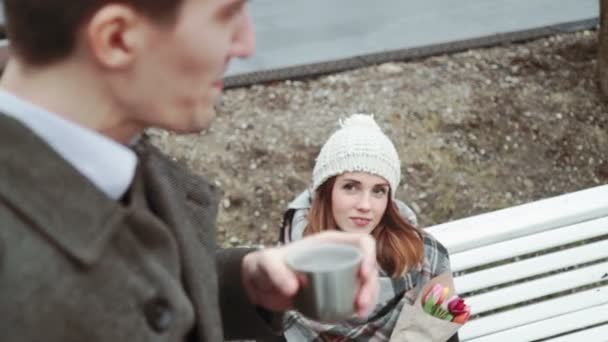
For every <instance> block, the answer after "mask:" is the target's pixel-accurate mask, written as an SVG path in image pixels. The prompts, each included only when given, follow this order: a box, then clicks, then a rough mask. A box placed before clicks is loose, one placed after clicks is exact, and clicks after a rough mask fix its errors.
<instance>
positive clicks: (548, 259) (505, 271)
mask: <svg viewBox="0 0 608 342" xmlns="http://www.w3.org/2000/svg"><path fill="white" fill-rule="evenodd" d="M607 257H608V240H602V241H598V242H595V243H591V244H587V245H584V246H580V247H573V248H569V249H566V250H563V251H558V252H554V253H549V254H545V255H541V256H537V257H534V258H530V259H525V260H522V261H518V262H513V263H509V264H506V265H503V266H498V267H493V268H490V269H487V270H483V271H479V272H473V273H469V274H465V275H462V276H460V277H457V278H456V279H454V282H455V284H456V290H457V291H458V292H459V293H466V292H471V291H476V290H480V289H484V288H488V287H491V286H496V285H499V284H505V283H509V282H512V281H516V280H520V279H524V278H528V277H532V276H536V275H539V274H543V273H547V272H550V271H555V270H559V269H563V268H566V267H571V266H576V265H579V264H583V263H587V262H591V261H596V260H600V259H603V258H607Z"/></svg>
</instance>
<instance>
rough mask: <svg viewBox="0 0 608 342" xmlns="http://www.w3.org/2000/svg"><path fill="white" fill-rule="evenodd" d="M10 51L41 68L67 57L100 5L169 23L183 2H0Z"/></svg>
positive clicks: (110, 0)
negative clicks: (120, 7)
mask: <svg viewBox="0 0 608 342" xmlns="http://www.w3.org/2000/svg"><path fill="white" fill-rule="evenodd" d="M2 1H3V3H4V11H5V18H6V30H7V34H8V37H9V39H10V41H11V48H12V50H13V52H14V53H15V54H16V55H17V56H18V57H19V58H20V59H22V60H23V61H25V62H26V63H28V64H31V65H36V66H41V65H45V64H49V63H52V62H56V61H58V60H61V59H63V58H65V57H67V56H69V55H70V54H71V53H72V52H73V50H74V47H75V45H76V36H77V33H78V30H79V29H80V28H81V27H82V25H83V24H84V23H85V22H86V21H87V20H89V19H90V18H91V17H92V16H93V14H94V13H95V12H96V11H97V10H99V9H100V8H101V7H102V6H104V5H107V4H109V3H122V4H125V5H129V6H131V7H133V8H134V9H135V10H136V11H138V12H140V13H142V14H143V15H146V16H148V17H149V18H152V19H155V20H162V21H173V20H174V19H175V17H176V15H177V12H178V9H179V7H180V5H181V3H182V2H183V0H2Z"/></svg>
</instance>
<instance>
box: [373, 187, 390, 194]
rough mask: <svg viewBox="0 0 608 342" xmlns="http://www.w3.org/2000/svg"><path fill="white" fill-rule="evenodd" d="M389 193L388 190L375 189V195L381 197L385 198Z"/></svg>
mask: <svg viewBox="0 0 608 342" xmlns="http://www.w3.org/2000/svg"><path fill="white" fill-rule="evenodd" d="M387 193H388V191H387V190H386V188H375V189H374V194H376V195H379V196H384V195H386V194H387Z"/></svg>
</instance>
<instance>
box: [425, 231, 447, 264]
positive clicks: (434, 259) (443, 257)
mask: <svg viewBox="0 0 608 342" xmlns="http://www.w3.org/2000/svg"><path fill="white" fill-rule="evenodd" d="M420 231H421V233H422V240H423V245H424V265H423V267H424V268H427V271H429V272H431V274H433V275H439V274H441V273H443V272H445V271H448V270H450V255H449V252H448V249H447V248H445V246H444V245H443V244H442V243H441V242H440V241H439V240H437V239H436V238H435V237H434V236H433V235H432V234H430V233H429V232H426V231H424V230H423V229H421V230H420Z"/></svg>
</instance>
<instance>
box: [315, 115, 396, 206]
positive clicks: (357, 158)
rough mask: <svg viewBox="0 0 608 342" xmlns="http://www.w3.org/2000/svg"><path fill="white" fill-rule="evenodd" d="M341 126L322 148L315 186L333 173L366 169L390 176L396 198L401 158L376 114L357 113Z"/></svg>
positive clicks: (341, 121)
mask: <svg viewBox="0 0 608 342" xmlns="http://www.w3.org/2000/svg"><path fill="white" fill-rule="evenodd" d="M340 126H341V127H340V128H339V129H338V130H337V131H335V132H334V133H333V134H332V135H331V136H330V137H329V139H328V140H327V142H326V143H325V145H323V147H322V148H321V152H319V156H318V157H317V161H316V164H315V168H314V169H313V171H312V183H313V184H312V190H313V191H316V190H317V188H318V187H319V186H321V184H323V182H325V181H326V180H327V179H329V178H331V177H333V176H337V175H340V174H343V173H345V172H356V171H363V172H367V173H371V174H373V175H377V176H380V177H383V178H384V179H386V181H388V183H389V185H390V187H391V193H392V196H393V198H394V197H395V192H396V191H397V186H399V181H400V179H401V162H400V161H399V155H398V154H397V150H396V149H395V146H394V145H393V143H392V142H391V141H390V139H389V138H388V137H387V136H386V135H384V133H383V132H382V130H381V129H380V127H379V126H378V124H377V123H376V121H375V120H374V117H373V115H367V114H353V115H351V116H350V117H348V118H347V119H345V120H340Z"/></svg>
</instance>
